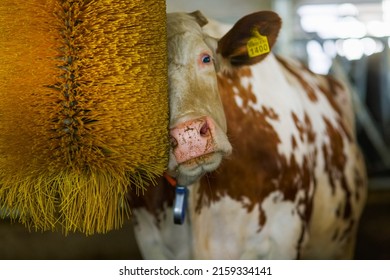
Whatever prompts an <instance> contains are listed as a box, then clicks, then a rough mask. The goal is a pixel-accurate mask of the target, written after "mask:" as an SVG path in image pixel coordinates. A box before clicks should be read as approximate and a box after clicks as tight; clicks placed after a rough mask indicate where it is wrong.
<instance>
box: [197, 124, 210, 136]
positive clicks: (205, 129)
mask: <svg viewBox="0 0 390 280" xmlns="http://www.w3.org/2000/svg"><path fill="white" fill-rule="evenodd" d="M199 133H200V136H202V137H206V136H209V134H210V127H209V124H208V123H207V122H205V123H204V124H203V125H202V127H201V128H200V131H199Z"/></svg>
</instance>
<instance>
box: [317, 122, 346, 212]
mask: <svg viewBox="0 0 390 280" xmlns="http://www.w3.org/2000/svg"><path fill="white" fill-rule="evenodd" d="M324 122H325V125H326V135H327V136H328V137H329V141H330V143H329V145H326V144H323V146H322V152H323V155H324V160H325V171H326V174H327V175H328V180H329V183H330V186H331V188H332V192H333V193H335V191H336V188H337V185H336V184H337V183H339V184H340V187H341V188H342V190H343V191H344V193H345V205H344V209H343V212H342V213H343V214H342V218H343V219H345V220H346V219H349V218H350V217H351V215H352V205H351V197H352V194H351V191H350V190H349V186H348V181H347V178H346V175H345V172H344V171H345V165H346V162H347V157H346V155H345V154H344V141H343V139H344V137H343V135H342V134H341V133H340V131H339V130H338V129H337V128H335V127H334V126H333V125H332V124H331V122H330V121H329V120H328V119H327V118H325V117H324Z"/></svg>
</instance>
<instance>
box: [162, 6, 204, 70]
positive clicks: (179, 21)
mask: <svg viewBox="0 0 390 280" xmlns="http://www.w3.org/2000/svg"><path fill="white" fill-rule="evenodd" d="M204 36H205V35H204V33H203V31H202V28H201V27H200V25H199V24H198V23H197V22H196V20H195V18H194V17H192V16H191V15H188V14H184V13H173V14H168V59H169V63H174V64H177V65H185V64H187V63H192V61H187V60H188V59H191V58H192V57H193V56H192V55H191V54H194V55H197V54H198V53H199V52H201V51H205V50H208V49H209V47H208V45H207V44H206V43H205V38H204Z"/></svg>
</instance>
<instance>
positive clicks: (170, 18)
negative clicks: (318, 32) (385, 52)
mask: <svg viewBox="0 0 390 280" xmlns="http://www.w3.org/2000/svg"><path fill="white" fill-rule="evenodd" d="M206 24H207V19H206V18H205V17H204V16H203V15H202V14H201V13H200V12H193V13H172V14H168V15H167V27H168V29H167V30H168V53H169V54H168V61H169V63H168V67H169V68H168V70H169V71H168V73H169V98H170V137H171V148H170V156H169V164H168V169H167V172H166V174H167V176H166V178H167V179H165V178H164V177H162V178H161V179H159V182H158V185H157V187H154V188H149V190H148V191H147V192H146V193H145V194H144V195H141V196H139V197H134V198H132V200H131V203H132V207H133V214H134V223H135V225H134V230H135V235H136V240H137V242H138V245H139V248H140V250H141V252H142V255H143V257H144V258H146V259H350V258H353V254H354V245H355V239H356V233H357V227H358V223H359V218H360V216H361V213H362V211H363V207H364V203H365V199H366V183H367V179H366V172H365V166H364V159H363V157H362V155H361V152H360V150H359V147H358V144H357V142H356V138H355V126H354V114H353V108H352V105H351V98H350V95H349V92H348V91H347V89H346V88H345V87H344V86H343V84H342V83H341V82H339V81H337V80H336V79H334V78H332V77H328V76H321V75H317V74H314V73H312V72H311V71H310V70H309V69H308V68H306V67H305V66H304V65H303V64H302V63H300V62H298V61H296V60H293V59H290V58H284V57H281V56H277V55H275V54H273V53H272V52H271V49H272V47H273V46H274V44H275V42H276V39H277V36H278V33H279V30H280V28H281V19H280V17H279V16H278V15H277V14H276V13H274V12H272V11H260V12H256V13H253V14H250V15H247V16H245V17H243V18H242V19H240V20H239V21H238V22H237V23H236V24H235V25H234V26H233V27H232V28H231V30H229V31H228V32H227V33H226V34H224V35H223V36H221V38H220V39H215V38H213V37H211V36H209V35H208V33H206V32H205V26H206ZM175 184H177V185H179V186H188V190H189V194H188V205H187V216H186V218H185V221H184V223H183V224H182V225H177V224H174V222H173V218H172V216H173V214H172V213H173V209H172V208H173V204H174V199H175V187H174V185H175Z"/></svg>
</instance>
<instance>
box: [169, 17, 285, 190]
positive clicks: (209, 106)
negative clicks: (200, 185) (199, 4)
mask: <svg viewBox="0 0 390 280" xmlns="http://www.w3.org/2000/svg"><path fill="white" fill-rule="evenodd" d="M265 13H266V15H267V16H269V14H268V13H270V12H265ZM271 14H272V15H275V14H274V13H271ZM276 17H277V16H276ZM277 19H278V21H279V26H278V27H277V31H278V30H279V28H280V19H279V17H277ZM265 21H267V22H266V23H265ZM206 23H207V20H206V19H205V18H204V17H203V16H202V15H201V14H200V13H199V12H194V13H191V14H185V13H173V14H168V16H167V27H168V59H169V61H168V63H169V98H170V134H171V151H170V157H169V166H168V174H169V175H171V176H172V177H174V178H176V180H177V182H178V184H180V185H189V184H192V183H193V182H194V181H196V180H197V179H199V178H200V176H202V175H203V174H205V173H206V172H210V171H213V170H215V169H216V168H217V167H218V166H219V164H220V162H221V160H222V158H223V157H225V156H227V155H229V154H230V153H231V150H232V147H231V145H230V143H229V141H228V139H227V136H226V130H227V128H226V119H225V113H224V110H223V106H222V102H221V97H220V94H219V90H218V80H217V75H218V71H219V69H222V70H221V71H230V70H232V69H234V68H236V67H241V66H244V65H250V64H253V63H256V62H258V61H260V60H261V59H262V58H263V57H264V56H265V55H262V56H257V57H251V58H249V57H248V54H247V53H245V52H246V51H247V49H246V43H247V41H248V40H249V38H250V37H251V36H253V28H254V27H255V28H257V29H259V30H260V31H261V32H264V33H267V34H268V33H269V34H271V33H272V36H271V37H269V41H270V44H273V43H274V41H275V39H276V35H277V32H276V35H275V34H274V31H273V30H274V28H272V26H271V24H270V23H269V19H268V18H267V19H266V20H265V19H264V14H262V15H261V16H259V13H257V14H253V15H249V16H247V18H246V19H245V18H244V19H242V20H240V21H239V22H238V23H237V24H236V25H235V26H234V27H233V28H232V30H230V31H229V32H228V33H227V34H226V35H225V36H224V37H223V38H221V39H220V40H219V41H217V40H216V39H213V38H211V37H210V36H208V35H207V34H205V33H204V32H203V30H202V27H203V25H205V24H206ZM270 31H272V32H270ZM273 35H275V36H274V37H273ZM243 137H245V136H243Z"/></svg>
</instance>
